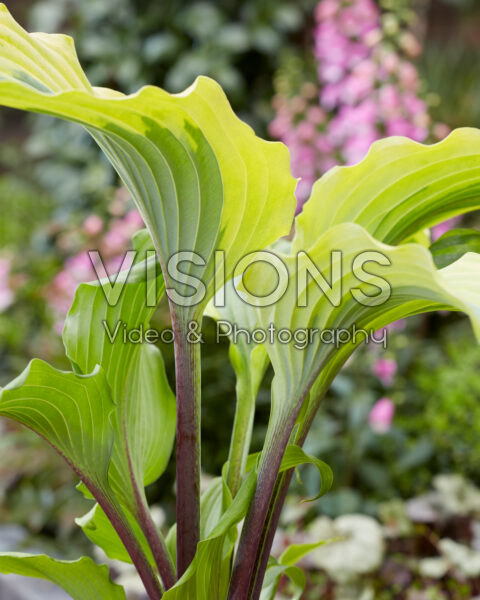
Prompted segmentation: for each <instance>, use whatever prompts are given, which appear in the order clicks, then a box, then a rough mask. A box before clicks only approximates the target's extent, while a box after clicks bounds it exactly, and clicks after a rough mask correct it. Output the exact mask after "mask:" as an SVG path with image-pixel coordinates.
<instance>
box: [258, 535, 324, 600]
mask: <svg viewBox="0 0 480 600" xmlns="http://www.w3.org/2000/svg"><path fill="white" fill-rule="evenodd" d="M333 541H335V540H320V541H319V542H313V543H311V544H292V545H291V546H289V547H288V548H287V549H286V550H285V551H284V552H283V553H282V555H281V556H280V558H279V559H278V561H277V560H275V559H274V558H273V557H270V562H269V565H268V567H267V572H266V575H265V580H264V584H263V587H262V592H261V594H260V600H274V599H275V595H276V593H277V588H278V584H279V583H280V577H281V576H282V575H285V576H286V577H288V578H289V579H290V582H291V584H292V587H293V590H292V591H293V594H294V595H293V596H292V600H300V598H301V597H302V594H303V592H304V591H305V586H306V578H305V574H304V572H303V571H302V569H300V568H299V567H296V566H295V565H296V563H298V562H299V561H300V560H302V558H304V557H305V556H307V554H309V553H310V552H313V550H316V549H317V548H320V546H324V545H325V544H329V543H331V542H333Z"/></svg>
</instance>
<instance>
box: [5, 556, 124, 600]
mask: <svg viewBox="0 0 480 600" xmlns="http://www.w3.org/2000/svg"><path fill="white" fill-rule="evenodd" d="M0 573H6V574H15V575H25V576H26V577H34V578H36V579H47V580H48V581H52V582H53V583H55V584H56V585H58V586H59V587H61V588H62V589H63V590H65V591H66V592H67V594H69V595H70V596H71V597H72V598H74V600H93V598H99V599H100V598H101V599H102V600H125V592H124V590H123V588H122V587H120V586H119V585H117V584H115V583H113V582H112V580H111V579H110V574H109V572H108V568H107V567H106V566H105V565H103V566H100V565H97V564H96V563H94V562H93V560H91V559H90V558H86V557H83V558H81V559H79V560H76V561H71V562H70V561H63V560H56V559H53V558H50V557H49V556H43V555H33V554H20V553H16V552H9V553H8V554H0Z"/></svg>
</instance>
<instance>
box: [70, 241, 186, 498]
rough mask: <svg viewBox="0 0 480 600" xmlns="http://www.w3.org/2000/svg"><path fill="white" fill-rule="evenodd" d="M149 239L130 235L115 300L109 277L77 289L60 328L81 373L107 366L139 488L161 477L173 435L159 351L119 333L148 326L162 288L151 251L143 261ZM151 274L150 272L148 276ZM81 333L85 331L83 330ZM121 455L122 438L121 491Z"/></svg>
mask: <svg viewBox="0 0 480 600" xmlns="http://www.w3.org/2000/svg"><path fill="white" fill-rule="evenodd" d="M150 244H151V242H150V240H149V236H148V234H146V232H140V233H139V234H137V236H136V237H135V239H134V250H136V251H137V259H136V262H135V263H134V264H133V266H132V268H131V269H130V270H129V271H123V272H121V273H120V274H119V275H118V277H117V279H116V281H115V286H121V287H120V289H121V294H120V296H119V298H118V300H116V302H112V297H114V298H115V299H116V298H117V296H118V291H117V290H116V289H114V287H112V286H111V284H110V282H109V281H100V282H98V281H95V282H92V283H84V284H81V285H80V286H79V287H78V289H77V292H76V294H75V300H74V302H73V305H72V308H71V309H70V312H69V314H68V317H67V320H66V323H65V329H64V333H63V341H64V344H65V348H66V351H67V355H68V357H69V358H70V360H71V362H72V364H74V365H75V368H76V369H77V370H78V371H79V372H81V373H89V372H91V370H92V368H93V367H94V365H96V364H100V365H101V366H102V367H103V369H104V371H105V374H106V377H107V380H108V382H109V384H110V387H111V389H112V391H113V396H114V400H115V402H116V404H117V406H118V413H119V422H125V423H126V435H127V438H128V440H127V441H128V448H129V450H128V451H129V453H130V460H131V462H132V466H133V470H134V473H135V477H136V481H137V485H138V486H139V487H143V484H145V485H148V484H149V483H152V482H153V481H155V480H156V479H157V478H158V477H159V476H160V475H161V474H162V472H163V471H164V469H165V467H166V465H167V463H168V460H169V458H170V454H171V451H172V447H173V441H174V435H175V397H174V394H173V393H172V391H171V389H170V387H169V385H168V381H167V377H166V373H165V368H164V365H163V360H162V357H161V354H160V352H159V351H158V350H157V349H156V348H155V347H154V346H152V345H150V344H148V343H147V342H145V341H142V342H141V343H135V342H132V341H129V340H128V339H127V340H125V339H124V337H123V335H124V332H132V330H138V331H144V332H145V331H147V330H148V328H149V326H150V319H151V317H152V315H153V312H154V311H155V308H156V306H157V304H158V302H159V301H160V299H161V297H162V295H163V293H164V285H163V279H162V277H161V275H160V274H159V273H158V269H157V267H156V261H155V255H154V254H152V253H150V256H149V257H148V258H146V254H145V253H146V251H148V250H151V247H149V245H150ZM149 274H150V275H153V276H151V277H149V278H148V277H147V275H149ZM149 304H151V306H149ZM86 330H88V331H89V335H88V336H86V335H84V332H85V331H86ZM139 335H140V334H139ZM119 442H120V438H119V440H117V444H118V443H119ZM118 455H120V457H118ZM123 460H124V449H123V444H122V443H120V445H118V446H117V447H116V448H115V455H114V461H115V462H116V463H117V464H116V466H117V469H118V471H119V478H120V481H119V482H118V483H119V489H120V491H123V490H125V473H124V472H122V467H121V463H122V461H123Z"/></svg>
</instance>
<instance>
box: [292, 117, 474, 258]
mask: <svg viewBox="0 0 480 600" xmlns="http://www.w3.org/2000/svg"><path fill="white" fill-rule="evenodd" d="M478 208H480V131H479V130H478V129H471V128H462V129H457V130H455V131H453V132H452V133H451V134H450V135H449V136H448V137H447V138H445V139H444V140H442V141H441V142H439V143H437V144H434V145H431V146H425V145H423V144H419V143H417V142H414V141H412V140H410V139H408V138H402V137H391V138H387V139H384V140H380V141H378V142H375V143H373V144H372V146H371V148H370V151H369V153H368V155H367V156H366V157H365V159H364V160H362V161H361V162H360V163H358V164H357V165H353V166H351V167H335V168H333V169H331V170H330V171H328V173H326V174H325V175H324V176H323V177H321V178H320V179H319V180H318V181H317V182H316V184H315V185H314V187H313V191H312V195H311V197H310V199H309V200H308V202H307V203H306V204H305V206H304V209H303V213H302V214H301V215H300V216H299V217H298V219H297V223H298V225H299V226H300V228H301V235H299V236H298V237H297V241H296V244H295V250H296V251H298V250H307V249H308V248H309V247H310V246H311V245H312V244H313V243H314V242H315V240H316V239H318V236H319V235H321V234H323V233H325V232H326V231H327V230H328V229H329V228H330V227H333V226H334V225H338V224H339V223H349V222H355V223H358V224H359V225H362V226H363V227H364V228H365V229H366V230H367V231H368V232H369V233H371V234H372V235H373V236H374V237H375V238H377V239H378V240H380V241H383V242H386V243H389V244H397V243H399V242H401V241H402V240H404V239H406V238H409V237H411V236H412V235H414V234H416V233H418V232H421V231H422V230H423V229H424V228H425V227H430V226H432V225H435V224H436V223H439V222H441V221H444V220H446V219H448V218H450V217H454V216H456V215H460V214H463V213H466V212H468V211H471V210H475V209H478Z"/></svg>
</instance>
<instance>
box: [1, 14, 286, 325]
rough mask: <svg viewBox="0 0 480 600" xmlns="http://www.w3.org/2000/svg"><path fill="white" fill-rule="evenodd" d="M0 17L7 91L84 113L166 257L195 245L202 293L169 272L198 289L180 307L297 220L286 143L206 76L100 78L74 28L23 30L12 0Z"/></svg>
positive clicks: (24, 101) (36, 104) (59, 112)
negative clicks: (131, 84)
mask: <svg viewBox="0 0 480 600" xmlns="http://www.w3.org/2000/svg"><path fill="white" fill-rule="evenodd" d="M0 25H1V27H0V36H1V37H0V79H1V81H0V103H1V104H3V105H5V106H11V107H14V108H19V109H24V110H29V111H35V112H41V113H46V114H50V115H55V116H58V117H61V118H64V119H68V120H71V121H75V122H77V123H80V124H82V125H84V126H85V127H86V128H87V129H88V131H89V132H90V133H91V134H92V135H93V137H94V138H95V139H96V141H97V142H98V144H99V145H100V146H101V148H102V149H103V150H104V152H105V154H106V155H107V157H108V158H109V160H110V161H111V163H112V164H113V166H114V167H115V169H116V170H117V172H118V173H119V175H120V177H121V178H122V180H123V181H124V183H125V185H126V186H127V188H128V189H129V191H130V193H131V194H132V196H133V198H134V200H135V202H136V204H137V206H138V208H139V210H140V212H141V214H142V216H143V219H144V221H145V223H146V225H147V227H148V229H149V231H150V234H151V236H152V239H153V241H154V244H155V247H156V249H157V251H158V253H159V256H160V260H161V262H162V266H163V267H165V268H166V267H167V265H168V263H169V260H170V258H171V257H172V256H174V255H177V253H178V252H180V251H182V252H185V253H187V255H188V254H189V253H191V252H195V253H197V254H198V255H199V257H200V258H199V259H198V260H196V263H197V264H194V263H193V262H186V263H184V264H182V268H181V271H182V272H183V273H184V274H185V275H187V276H188V275H189V276H195V277H198V278H201V280H202V282H203V284H204V285H205V289H203V288H202V286H200V288H202V289H200V294H199V295H197V294H196V293H195V290H194V291H193V292H192V285H190V284H191V282H192V280H191V279H189V280H188V279H187V280H185V278H184V277H182V275H181V274H177V273H175V272H173V274H172V275H171V276H169V277H168V281H167V287H168V288H169V289H172V290H175V291H176V292H177V293H178V294H180V295H182V296H190V297H191V298H190V299H189V304H190V306H191V308H190V309H188V310H187V309H184V310H183V313H184V314H187V313H188V314H189V315H190V316H196V317H198V316H199V315H200V314H201V313H202V309H203V308H204V307H205V305H206V303H207V301H208V300H209V298H210V297H211V296H212V295H213V292H214V290H215V289H218V287H220V286H221V285H222V282H221V278H220V281H219V282H216V281H215V277H214V275H215V273H216V272H217V273H223V271H224V272H225V277H226V279H227V280H228V279H229V278H231V276H232V273H233V270H234V267H235V265H236V263H237V262H238V260H239V259H240V258H241V257H243V256H244V255H245V254H247V253H248V252H250V251H252V250H259V249H261V248H264V247H265V246H267V245H268V244H270V243H272V242H274V241H275V240H276V239H277V238H278V237H280V236H282V235H285V234H287V233H288V232H289V230H290V228H291V224H292V220H293V214H294V211H295V205H296V202H295V197H294V190H295V184H296V182H295V180H294V178H293V177H292V176H291V172H290V167H289V155H288V151H287V149H286V147H285V146H283V145H282V144H279V143H271V142H266V141H264V140H262V139H260V138H258V137H256V136H255V134H254V132H253V131H252V129H251V128H250V127H249V126H248V125H246V124H245V123H243V122H242V121H240V120H239V119H238V118H237V117H236V116H235V114H234V113H233V111H232V109H231V107H230V105H229V103H228V101H227V99H226V97H225V95H224V93H223V91H222V89H221V87H220V86H219V85H218V84H217V83H215V82H214V81H212V80H211V79H208V78H206V77H199V78H198V79H197V80H196V82H195V83H194V84H193V85H192V86H191V87H190V88H188V89H187V90H186V91H185V92H183V93H181V94H174V95H171V94H169V93H167V92H165V91H164V90H161V89H159V88H156V87H150V86H147V87H144V88H142V89H141V90H140V91H139V92H137V93H136V94H133V95H130V96H124V95H123V94H120V93H118V92H114V91H113V90H106V89H103V88H102V89H99V88H92V87H91V86H90V84H89V83H88V81H87V80H86V78H85V75H84V74H83V72H82V70H81V67H80V65H79V63H78V59H77V56H76V54H75V50H74V46H73V43H72V41H71V40H70V39H69V38H65V37H63V36H48V35H45V34H44V35H36V34H27V33H26V32H25V31H24V30H23V29H22V28H21V27H20V26H19V25H18V24H17V23H16V22H15V21H14V19H13V18H12V17H11V15H10V13H9V12H8V10H7V8H6V7H5V5H1V9H0ZM222 252H225V257H223V254H222ZM215 255H216V258H217V261H216V264H215ZM183 260H186V255H184V256H183ZM174 266H175V265H174ZM194 287H195V288H197V286H196V285H195V286H194ZM197 289H198V288H197ZM203 291H205V294H203ZM195 304H197V307H196V308H195V309H193V308H192V307H193V305H195Z"/></svg>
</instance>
